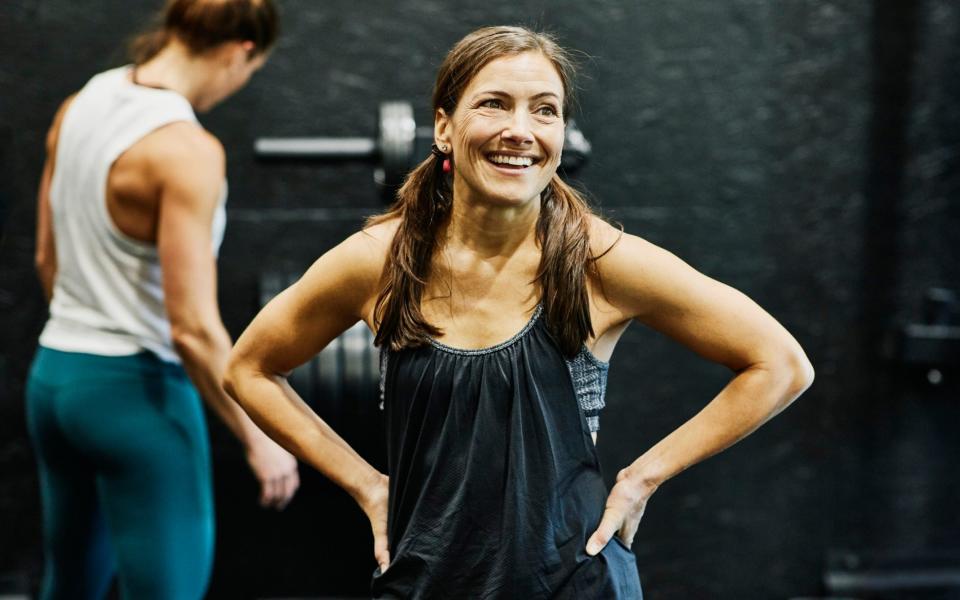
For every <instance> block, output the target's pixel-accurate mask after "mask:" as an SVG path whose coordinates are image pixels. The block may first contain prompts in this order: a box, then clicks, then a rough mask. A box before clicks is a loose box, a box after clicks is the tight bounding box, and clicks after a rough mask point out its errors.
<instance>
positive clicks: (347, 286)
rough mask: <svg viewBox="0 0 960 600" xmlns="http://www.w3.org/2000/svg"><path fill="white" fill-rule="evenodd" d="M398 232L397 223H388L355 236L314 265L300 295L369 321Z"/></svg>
mask: <svg viewBox="0 0 960 600" xmlns="http://www.w3.org/2000/svg"><path fill="white" fill-rule="evenodd" d="M395 231H396V222H389V221H388V222H383V223H377V224H375V225H371V226H369V227H366V228H364V229H362V230H361V231H358V232H356V233H354V234H353V235H351V236H350V237H348V238H347V239H345V240H344V241H342V242H341V243H340V244H338V245H337V246H335V247H333V248H331V249H330V250H329V251H328V252H326V253H325V254H324V255H323V256H321V257H320V258H319V259H317V261H316V262H314V264H313V266H311V267H310V269H309V270H307V273H306V274H305V275H304V277H303V278H302V279H301V280H300V282H299V283H298V284H297V290H298V293H299V294H303V296H302V297H303V298H310V299H318V298H322V299H323V300H324V302H325V303H328V304H329V303H334V305H335V306H339V307H340V309H341V310H342V311H343V312H349V313H350V314H352V315H354V316H355V317H356V318H363V319H368V318H369V316H370V315H371V314H372V312H373V305H374V304H375V302H376V298H377V295H378V294H379V292H380V287H381V281H380V278H381V275H382V274H383V266H384V264H385V263H386V259H387V254H388V252H389V250H390V244H391V242H392V241H393V234H394V232H395Z"/></svg>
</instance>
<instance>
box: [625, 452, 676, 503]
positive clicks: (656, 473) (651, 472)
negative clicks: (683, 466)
mask: <svg viewBox="0 0 960 600" xmlns="http://www.w3.org/2000/svg"><path fill="white" fill-rule="evenodd" d="M624 479H629V480H630V481H631V482H633V483H634V484H635V485H637V486H640V487H643V488H647V489H648V490H649V491H650V493H651V494H652V493H653V492H655V491H656V490H657V488H659V487H660V486H661V485H662V484H663V482H664V481H666V480H667V479H668V477H666V476H664V475H663V473H662V470H661V469H658V468H656V467H655V466H654V465H652V464H650V463H647V462H646V461H644V460H643V458H642V457H641V458H638V459H637V460H636V461H634V462H633V463H632V464H631V465H630V466H628V467H626V468H624V469H621V470H620V472H619V473H617V481H618V482H619V481H622V480H624Z"/></svg>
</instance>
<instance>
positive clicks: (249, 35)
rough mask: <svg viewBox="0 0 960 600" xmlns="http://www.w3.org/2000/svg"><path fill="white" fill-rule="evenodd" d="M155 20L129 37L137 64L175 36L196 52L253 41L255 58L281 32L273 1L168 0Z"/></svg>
mask: <svg viewBox="0 0 960 600" xmlns="http://www.w3.org/2000/svg"><path fill="white" fill-rule="evenodd" d="M154 21H155V22H154V24H153V25H152V26H151V27H150V28H149V29H148V30H147V31H144V32H143V33H141V34H139V35H137V36H136V37H134V38H133V39H132V40H130V43H129V46H128V53H129V55H130V58H131V59H132V60H133V62H134V63H136V64H143V63H145V62H147V61H148V60H150V59H151V58H153V57H154V56H156V55H157V54H158V53H159V52H160V51H161V50H163V48H164V46H166V45H167V44H168V43H169V42H170V40H172V39H174V38H176V39H178V40H180V41H181V42H183V43H184V44H185V45H186V46H187V48H188V49H189V50H190V52H191V53H193V54H195V55H196V54H203V53H204V52H206V51H208V50H211V49H213V48H215V47H217V46H219V45H220V44H223V43H224V42H232V41H250V42H253V45H254V49H253V52H252V53H251V56H250V57H251V58H253V57H255V56H257V55H258V54H262V53H264V52H267V51H268V50H269V49H270V48H271V47H273V45H274V43H276V41H277V35H278V34H279V17H278V15H277V8H276V6H275V5H274V3H273V0H167V3H166V5H165V6H164V8H163V10H162V11H161V12H160V13H159V14H158V15H157V16H156V17H155V18H154Z"/></svg>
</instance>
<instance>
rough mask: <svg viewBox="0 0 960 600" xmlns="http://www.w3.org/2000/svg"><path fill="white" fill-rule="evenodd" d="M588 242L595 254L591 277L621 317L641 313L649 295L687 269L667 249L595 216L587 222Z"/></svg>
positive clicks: (681, 274)
mask: <svg viewBox="0 0 960 600" xmlns="http://www.w3.org/2000/svg"><path fill="white" fill-rule="evenodd" d="M590 245H591V250H592V253H593V256H595V257H598V258H597V260H596V269H595V271H594V272H593V277H594V278H596V279H597V280H598V281H599V283H600V284H601V285H600V286H598V287H599V289H601V290H602V297H603V299H604V301H605V302H606V303H608V304H609V305H612V306H613V307H616V308H617V309H618V310H620V311H621V312H622V313H623V315H624V316H625V317H635V316H638V314H641V313H643V312H644V311H645V310H646V308H647V307H648V304H649V303H648V300H649V299H650V298H652V297H656V296H658V295H660V294H661V293H662V292H663V291H664V290H665V289H666V288H669V287H672V286H673V285H674V281H673V280H675V279H678V278H681V277H685V276H687V273H688V272H689V271H690V268H689V267H688V266H687V265H686V264H685V263H684V262H683V261H681V260H680V259H678V258H677V257H676V256H674V255H673V254H671V253H670V252H668V251H667V250H664V249H663V248H660V247H659V246H657V245H655V244H652V243H651V242H648V241H647V240H645V239H643V238H641V237H639V236H636V235H632V234H630V233H627V232H625V231H623V230H622V229H620V228H617V227H614V226H613V225H610V224H609V223H606V222H605V221H603V220H602V219H599V218H597V217H594V220H593V222H592V223H591V230H590Z"/></svg>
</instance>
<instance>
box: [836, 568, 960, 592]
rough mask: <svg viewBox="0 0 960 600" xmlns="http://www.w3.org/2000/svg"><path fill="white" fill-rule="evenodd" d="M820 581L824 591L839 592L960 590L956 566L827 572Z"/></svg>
mask: <svg viewBox="0 0 960 600" xmlns="http://www.w3.org/2000/svg"><path fill="white" fill-rule="evenodd" d="M824 580H825V581H824V583H826V586H827V589H828V590H830V591H831V592H840V593H858V592H890V591H916V590H921V589H931V588H949V589H960V569H958V568H939V569H937V568H934V569H911V570H889V571H887V570H884V571H860V572H851V571H828V572H827V573H826V574H825V576H824Z"/></svg>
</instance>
